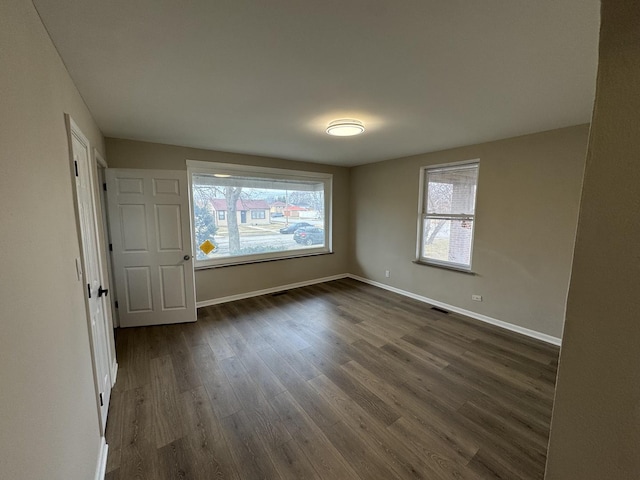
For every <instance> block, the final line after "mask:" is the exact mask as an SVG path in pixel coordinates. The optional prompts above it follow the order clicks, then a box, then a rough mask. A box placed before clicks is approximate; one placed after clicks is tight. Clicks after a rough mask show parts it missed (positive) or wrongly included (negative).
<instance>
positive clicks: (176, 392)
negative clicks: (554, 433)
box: [107, 280, 558, 480]
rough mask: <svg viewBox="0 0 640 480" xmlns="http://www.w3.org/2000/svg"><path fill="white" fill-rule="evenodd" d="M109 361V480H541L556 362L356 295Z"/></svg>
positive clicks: (444, 319) (313, 302) (191, 327)
mask: <svg viewBox="0 0 640 480" xmlns="http://www.w3.org/2000/svg"><path fill="white" fill-rule="evenodd" d="M117 352H118V362H119V365H120V370H119V374H118V381H117V383H116V386H115V389H114V391H113V394H112V398H111V406H110V411H109V422H108V425H107V443H108V444H109V447H110V448H109V457H108V465H107V471H108V474H107V480H116V479H118V480H130V479H153V480H155V479H165V478H166V479H192V478H194V479H207V480H208V479H213V478H216V479H223V478H224V479H226V478H234V479H243V480H245V479H246V480H253V479H270V480H271V479H280V478H282V479H296V480H299V479H314V478H322V479H332V480H335V479H338V480H341V479H383V480H389V479H394V478H402V479H405V478H406V479H410V478H416V479H417V478H425V479H435V480H439V479H480V478H482V479H485V478H501V479H509V480H515V479H519V480H520V479H521V480H526V479H542V478H543V474H544V465H545V457H546V449H547V438H548V434H549V421H550V416H551V407H552V401H553V393H554V383H555V377H556V367H557V357H558V349H557V348H556V347H552V346H550V345H546V344H543V343H540V342H537V341H534V340H531V339H528V338H526V337H521V336H518V335H515V334H511V333H509V332H506V331H504V330H501V329H498V328H494V327H492V326H488V325H485V324H482V323H478V322H476V321H473V320H469V319H466V318H463V317H461V316H458V315H454V314H449V315H447V314H443V313H440V312H437V311H434V310H431V309H430V308H429V306H428V305H425V304H423V303H420V302H417V301H414V300H411V299H407V298H405V297H401V296H399V295H396V294H393V293H389V292H387V291H384V290H381V289H378V288H376V287H372V286H369V285H365V284H362V283H359V282H356V281H353V280H339V281H335V282H330V283H325V284H319V285H314V286H310V287H305V288H299V289H295V290H291V291H289V292H286V293H284V294H275V295H271V296H263V297H256V298H251V299H246V300H241V301H237V302H233V303H227V304H223V305H218V306H213V307H207V308H204V309H200V310H199V321H198V322H197V323H194V324H185V325H171V326H161V327H150V328H135V329H121V330H119V331H118V335H117Z"/></svg>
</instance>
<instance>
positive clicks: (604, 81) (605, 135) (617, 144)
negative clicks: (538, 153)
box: [545, 0, 640, 480]
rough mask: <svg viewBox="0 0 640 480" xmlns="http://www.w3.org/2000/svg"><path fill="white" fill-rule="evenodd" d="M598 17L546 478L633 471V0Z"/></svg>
mask: <svg viewBox="0 0 640 480" xmlns="http://www.w3.org/2000/svg"><path fill="white" fill-rule="evenodd" d="M601 19H602V23H601V30H600V55H599V66H598V80H597V89H596V101H595V108H594V113H593V121H592V129H591V136H590V139H589V154H588V157H587V165H586V170H585V180H584V188H583V191H582V201H581V205H580V219H579V226H578V235H577V239H576V248H575V255H574V260H573V271H572V275H571V285H570V287H569V298H568V302H567V320H566V327H565V331H564V342H563V345H562V350H561V353H560V368H559V371H558V383H557V390H556V399H555V404H554V412H553V419H552V423H551V437H550V443H549V455H548V462H547V474H546V477H545V478H546V479H547V480H565V479H574V478H575V479H580V480H601V479H605V478H607V479H616V480H632V479H638V478H640V454H639V453H638V446H640V295H639V293H640V292H639V291H638V290H639V288H638V287H639V286H640V221H638V212H640V187H639V186H640V161H639V159H640V135H638V132H639V131H640V28H639V26H640V4H638V2H637V0H616V1H612V0H603V2H602V15H601Z"/></svg>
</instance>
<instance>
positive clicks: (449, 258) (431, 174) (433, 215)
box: [417, 161, 479, 271]
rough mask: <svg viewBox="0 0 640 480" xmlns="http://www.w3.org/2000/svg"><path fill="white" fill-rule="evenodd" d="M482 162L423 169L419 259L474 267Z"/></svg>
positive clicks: (455, 266) (461, 266) (459, 267)
mask: <svg viewBox="0 0 640 480" xmlns="http://www.w3.org/2000/svg"><path fill="white" fill-rule="evenodd" d="M478 166H479V163H478V162H477V161H475V162H468V163H464V164H457V165H456V164H454V165H444V166H438V167H425V168H423V169H422V172H421V173H422V192H421V194H420V197H421V198H420V200H421V201H420V220H419V224H420V229H419V233H418V249H417V250H418V261H420V262H423V263H430V264H434V265H442V266H447V267H451V268H456V269H459V270H466V271H469V270H471V255H472V251H473V230H474V225H475V210H476V191H477V187H478Z"/></svg>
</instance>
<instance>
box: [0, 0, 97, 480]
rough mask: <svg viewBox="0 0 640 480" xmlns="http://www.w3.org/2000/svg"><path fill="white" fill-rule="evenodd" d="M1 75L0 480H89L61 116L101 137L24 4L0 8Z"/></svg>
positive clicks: (92, 408)
mask: <svg viewBox="0 0 640 480" xmlns="http://www.w3.org/2000/svg"><path fill="white" fill-rule="evenodd" d="M0 65H1V67H0V68H1V70H0V222H1V225H2V227H1V228H2V235H0V265H2V275H1V276H0V305H1V306H2V308H1V313H0V379H2V385H1V386H0V477H2V478H3V479H24V480H40V479H48V480H87V479H93V478H95V471H96V466H97V462H98V452H99V447H100V429H99V422H98V409H97V406H96V394H95V390H94V381H93V373H92V367H91V355H90V347H89V335H88V326H87V318H86V313H85V303H84V292H85V289H84V285H83V283H82V282H81V281H78V278H77V273H76V259H77V258H80V248H79V243H78V234H77V229H76V218H75V212H74V205H75V203H74V198H73V181H74V180H73V177H72V173H71V162H70V158H69V148H68V143H67V131H66V128H65V121H64V114H65V113H70V114H71V116H72V117H73V119H74V120H75V121H76V123H77V124H78V126H79V127H80V128H81V129H82V131H83V133H84V134H85V135H86V136H87V137H88V138H89V140H90V142H91V144H92V146H93V147H96V148H97V149H98V150H99V151H100V152H101V153H103V154H104V143H103V138H102V134H101V133H100V131H99V130H98V127H97V126H96V124H95V122H94V121H93V119H92V117H91V114H90V113H89V111H88V110H87V108H86V106H85V104H84V102H83V101H82V98H81V97H80V94H79V93H78V91H77V90H76V87H75V86H74V84H73V82H72V80H71V78H70V77H69V75H68V74H67V71H66V69H65V67H64V64H63V63H62V60H61V59H60V57H59V56H58V53H57V52H56V49H55V48H54V46H53V44H52V43H51V40H50V39H49V36H48V34H47V32H46V30H45V28H44V26H43V25H42V23H41V21H40V18H39V16H38V13H37V12H36V10H35V8H34V6H33V4H32V2H31V1H29V0H2V2H0ZM43 195H46V201H43V200H42V199H43Z"/></svg>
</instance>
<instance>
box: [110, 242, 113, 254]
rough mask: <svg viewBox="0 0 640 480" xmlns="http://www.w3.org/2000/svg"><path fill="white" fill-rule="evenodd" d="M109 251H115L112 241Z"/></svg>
mask: <svg viewBox="0 0 640 480" xmlns="http://www.w3.org/2000/svg"><path fill="white" fill-rule="evenodd" d="M109 251H110V252H113V243H110V244H109Z"/></svg>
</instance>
